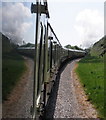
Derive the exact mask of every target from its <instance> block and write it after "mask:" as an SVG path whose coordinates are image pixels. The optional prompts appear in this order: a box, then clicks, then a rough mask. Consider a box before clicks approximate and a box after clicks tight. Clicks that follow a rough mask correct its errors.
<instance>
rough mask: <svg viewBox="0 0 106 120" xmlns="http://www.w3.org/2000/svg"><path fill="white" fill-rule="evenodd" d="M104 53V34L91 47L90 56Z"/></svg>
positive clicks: (105, 50)
mask: <svg viewBox="0 0 106 120" xmlns="http://www.w3.org/2000/svg"><path fill="white" fill-rule="evenodd" d="M105 53H106V36H104V37H103V38H102V39H100V40H99V41H98V42H96V43H95V44H94V45H93V47H92V48H91V51H90V54H91V55H92V56H103V55H104V54H105Z"/></svg>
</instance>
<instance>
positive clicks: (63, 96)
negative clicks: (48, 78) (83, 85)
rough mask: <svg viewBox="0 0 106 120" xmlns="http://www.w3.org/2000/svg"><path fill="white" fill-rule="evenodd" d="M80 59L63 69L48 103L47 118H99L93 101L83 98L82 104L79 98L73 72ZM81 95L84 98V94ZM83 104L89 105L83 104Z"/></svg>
mask: <svg viewBox="0 0 106 120" xmlns="http://www.w3.org/2000/svg"><path fill="white" fill-rule="evenodd" d="M78 61H79V59H77V60H73V61H71V62H69V63H67V64H66V65H65V66H63V68H62V69H61V71H60V73H59V75H58V77H57V81H56V83H55V85H54V89H53V92H52V94H51V96H50V99H49V102H48V105H47V109H46V115H45V116H46V118H49V119H50V118H76V119H77V118H97V112H96V111H95V109H94V108H93V106H92V105H91V103H89V102H87V101H84V100H83V102H82V104H80V103H79V100H78V99H77V97H78V95H76V90H75V89H76V88H75V85H74V82H75V81H74V80H73V79H74V77H73V75H72V74H73V72H74V71H73V70H74V67H75V65H76V62H78ZM76 84H78V83H76ZM77 87H78V86H77ZM80 92H82V91H79V93H80ZM80 97H82V98H83V99H84V97H83V95H82V94H81V95H80ZM83 104H86V105H87V106H83ZM81 107H82V108H81ZM84 109H85V110H84Z"/></svg>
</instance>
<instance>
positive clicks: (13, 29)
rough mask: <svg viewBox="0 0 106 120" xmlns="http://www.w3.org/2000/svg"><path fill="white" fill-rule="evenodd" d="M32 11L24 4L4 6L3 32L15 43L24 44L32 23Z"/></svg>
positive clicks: (5, 4)
mask: <svg viewBox="0 0 106 120" xmlns="http://www.w3.org/2000/svg"><path fill="white" fill-rule="evenodd" d="M30 18H31V13H30V9H29V8H27V7H26V6H24V4H23V3H9V2H8V3H3V4H2V32H3V33H4V34H5V35H7V36H8V37H9V38H10V39H12V41H13V42H15V43H22V39H23V36H24V34H25V33H26V32H27V30H28V29H29V28H30V27H31V25H32V23H31V22H29V21H28V19H30Z"/></svg>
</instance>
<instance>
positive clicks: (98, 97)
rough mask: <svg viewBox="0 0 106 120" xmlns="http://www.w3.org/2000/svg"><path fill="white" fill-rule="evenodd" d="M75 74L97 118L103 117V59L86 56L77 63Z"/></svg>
mask: <svg viewBox="0 0 106 120" xmlns="http://www.w3.org/2000/svg"><path fill="white" fill-rule="evenodd" d="M76 72H77V74H78V76H79V78H80V81H81V83H82V85H83V87H84V90H85V92H86V94H87V95H88V100H90V102H91V103H92V104H94V106H95V108H96V109H97V111H98V115H99V117H104V62H103V58H99V57H96V56H95V57H94V56H87V57H85V58H83V59H82V60H81V61H80V62H79V63H78V68H77V69H76Z"/></svg>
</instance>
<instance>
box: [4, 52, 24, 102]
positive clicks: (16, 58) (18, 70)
mask: <svg viewBox="0 0 106 120" xmlns="http://www.w3.org/2000/svg"><path fill="white" fill-rule="evenodd" d="M24 71H25V64H24V59H23V58H22V56H20V55H19V54H17V53H13V52H12V53H9V54H6V55H3V59H2V76H3V77H2V98H3V100H5V99H7V95H8V94H9V93H10V92H11V91H12V89H13V88H14V86H15V85H16V83H17V82H18V81H19V78H20V77H21V75H22V74H23V72H24Z"/></svg>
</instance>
